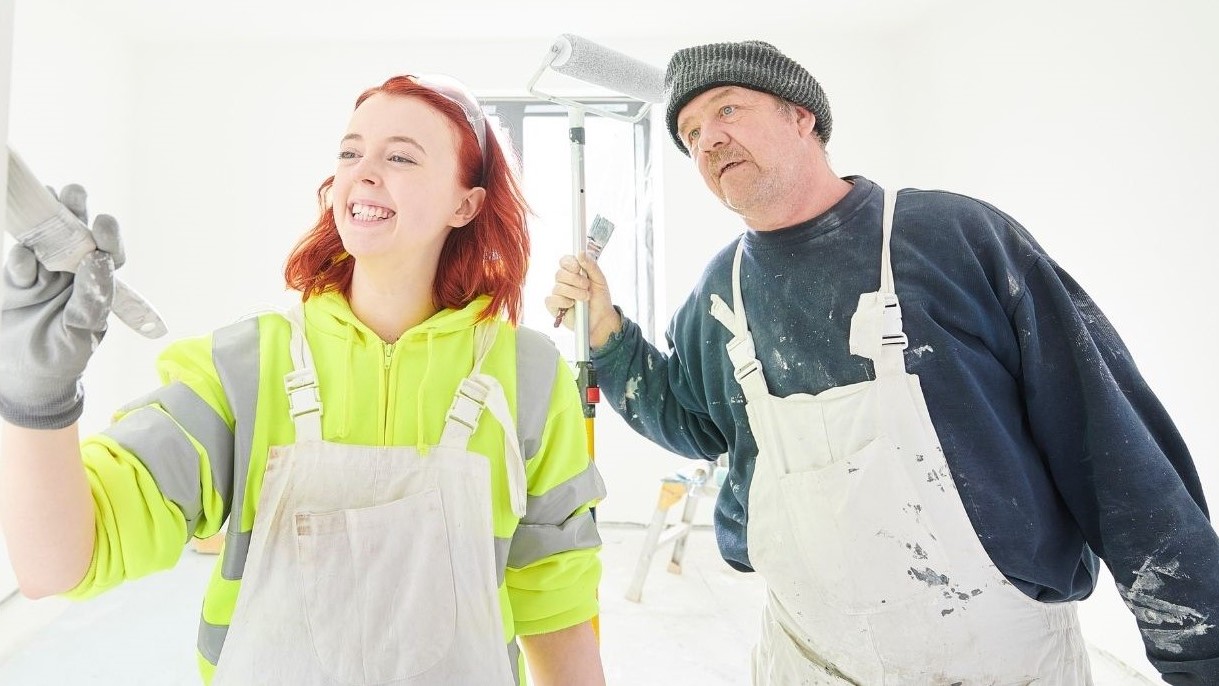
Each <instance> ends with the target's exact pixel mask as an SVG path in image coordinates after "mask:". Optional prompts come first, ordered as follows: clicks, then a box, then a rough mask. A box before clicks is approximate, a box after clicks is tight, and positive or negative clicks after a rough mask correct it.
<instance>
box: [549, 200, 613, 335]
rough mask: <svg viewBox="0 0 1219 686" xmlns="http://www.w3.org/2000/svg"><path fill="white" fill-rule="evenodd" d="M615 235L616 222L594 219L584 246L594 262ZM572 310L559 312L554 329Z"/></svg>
mask: <svg viewBox="0 0 1219 686" xmlns="http://www.w3.org/2000/svg"><path fill="white" fill-rule="evenodd" d="M612 235H614V222H612V221H610V220H608V219H606V218H605V217H602V216H601V215H599V214H598V215H597V216H595V217H593V223H592V225H591V226H589V227H588V243H587V244H586V245H585V246H584V251H585V252H587V253H588V254H589V255H590V256H591V257H592V258H593V260H596V259H597V258H598V257H601V251H602V250H604V249H605V244H606V243H609V239H610V236H612ZM569 309H571V308H569V307H564V308H563V309H561V310H559V313H558V314H556V315H555V318H554V328H556V329H557V328H559V326H561V325H562V324H563V317H565V316H567V311H568V310H569Z"/></svg>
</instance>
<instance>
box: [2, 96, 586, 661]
mask: <svg viewBox="0 0 1219 686" xmlns="http://www.w3.org/2000/svg"><path fill="white" fill-rule="evenodd" d="M319 198H320V199H321V201H322V211H321V214H320V217H319V218H318V221H317V224H316V225H315V226H314V227H313V229H312V230H311V231H309V233H308V234H306V236H305V237H304V238H303V239H302V240H301V242H300V243H299V245H298V246H297V247H296V249H295V250H294V252H293V253H292V255H291V256H290V258H289V259H288V264H287V268H286V270H285V272H286V274H285V275H286V280H287V283H288V285H289V286H290V287H291V288H294V289H296V290H299V291H300V292H301V295H302V305H301V306H300V307H298V308H295V309H294V310H292V311H289V312H287V313H283V314H278V313H275V314H264V315H261V316H258V317H256V318H249V319H245V320H242V321H239V322H237V323H236V324H233V325H231V326H228V327H226V328H223V329H220V330H218V331H216V332H214V333H213V334H212V335H210V336H206V337H202V338H197V339H189V340H183V341H180V342H177V343H175V344H173V345H171V346H170V347H169V348H168V349H167V350H166V351H165V352H164V353H163V354H162V356H161V358H160V360H159V363H158V369H159V371H160V374H161V376H162V379H163V382H164V384H165V385H164V386H163V387H161V388H160V389H158V390H156V391H154V392H153V393H151V394H149V395H148V396H146V397H144V398H141V399H140V400H138V401H136V402H134V403H131V404H129V405H128V406H126V407H125V408H123V409H122V410H121V411H120V412H119V413H118V415H117V419H116V420H115V422H114V423H113V424H112V425H111V426H110V427H109V428H107V429H106V430H105V431H103V432H102V433H100V434H98V435H96V436H91V437H89V438H87V439H85V440H84V441H83V442H80V441H79V440H78V434H77V427H76V420H77V418H78V417H79V415H80V402H81V393H80V382H79V378H80V373H81V372H82V371H83V369H84V367H85V363H86V362H87V360H88V357H89V354H90V353H91V351H92V349H93V347H94V346H95V345H96V342H97V340H99V339H100V337H101V335H102V334H103V333H104V331H105V320H106V315H107V313H108V310H109V296H108V293H109V292H110V290H112V282H113V278H112V274H113V269H114V267H115V266H116V265H115V263H116V262H117V263H121V261H122V258H121V254H122V251H121V247H120V244H119V242H118V240H117V228H116V227H115V225H114V222H113V220H111V219H109V218H104V217H99V218H98V220H97V222H95V224H94V231H95V237H96V242H97V243H98V245H99V250H98V251H97V253H95V254H94V255H92V256H90V257H89V258H86V261H85V263H84V264H82V266H81V268H80V269H79V270H78V272H77V275H76V276H75V278H73V276H72V275H71V274H65V273H58V272H48V271H47V270H45V269H43V268H42V267H41V265H39V264H38V263H37V261H36V259H35V258H34V257H33V254H32V253H30V251H28V250H26V249H24V248H22V247H20V246H18V247H16V248H15V249H14V250H13V252H12V254H11V255H10V257H9V261H8V264H7V267H6V270H5V290H6V292H5V299H4V311H3V317H4V319H3V322H0V357H2V358H3V359H5V360H9V361H10V362H9V363H4V362H0V366H3V365H6V364H9V365H11V366H9V367H5V368H2V369H0V415H2V416H3V417H4V419H5V420H6V424H5V433H4V440H3V463H2V472H0V502H2V503H3V504H2V506H0V507H2V508H3V510H2V511H0V515H2V516H3V524H4V529H5V534H6V537H7V539H8V545H9V548H10V556H11V558H12V562H13V566H14V569H15V571H16V573H17V576H18V580H19V583H20V584H21V587H22V589H23V591H24V592H25V593H26V594H27V595H30V596H33V597H38V596H44V595H49V594H66V595H67V596H69V597H74V598H85V597H88V596H91V595H94V594H97V593H99V592H101V591H103V590H105V589H108V588H111V587H113V586H115V585H116V584H118V583H119V582H121V581H123V580H125V579H131V578H136V577H139V576H142V575H144V574H147V573H150V572H152V571H156V570H160V569H166V568H169V567H171V566H173V565H174V564H175V562H176V561H177V559H178V556H179V555H180V553H181V551H182V549H183V544H184V543H185V542H186V541H188V540H189V539H190V538H191V537H192V536H195V537H200V538H203V537H207V536H209V535H212V534H214V533H215V532H217V531H218V530H219V529H220V528H221V526H222V525H224V524H225V523H226V522H227V534H226V544H225V549H224V552H223V555H222V556H221V558H220V559H219V561H218V562H217V566H216V569H215V571H214V573H213V575H212V580H211V583H210V585H209V587H208V589H207V593H206V596H205V598H204V602H203V611H202V615H203V616H202V619H201V622H200V629H199V640H198V652H199V664H200V668H201V671H202V674H203V677H204V681H205V682H210V683H215V684H253V683H259V684H263V683H274V684H294V685H298V684H301V685H303V684H401V685H407V684H410V685H416V684H515V683H524V681H525V669H524V665H525V663H526V660H525V658H527V661H528V667H529V672H530V673H531V674H532V676H533V678H534V680H535V682H536V683H539V684H564V685H571V684H601V683H603V681H604V677H603V675H602V669H601V662H600V657H599V654H598V651H597V646H596V639H595V636H594V634H593V631H592V628H591V623H590V620H591V618H592V617H593V616H594V615H595V614H596V612H597V601H596V586H597V582H598V580H599V577H600V571H601V567H600V562H599V560H598V557H597V555H598V551H599V549H600V539H599V537H598V535H597V531H596V526H595V524H594V523H593V520H592V517H591V515H590V512H589V508H590V506H591V505H593V504H594V503H595V502H596V500H598V499H599V498H601V497H603V496H604V486H603V484H602V482H601V479H600V477H599V476H598V474H597V472H596V470H595V468H594V467H593V466H592V464H591V463H590V461H589V458H588V454H587V448H586V445H585V435H584V428H583V427H584V425H583V415H582V412H581V407H580V400H579V397H578V391H577V389H576V386H575V384H574V381H573V379H572V377H571V374H570V372H569V371H568V369H567V367H566V365H565V364H564V363H563V362H562V361H561V360H560V359H559V358H558V355H557V353H556V351H555V349H554V347H553V345H552V344H550V342H549V340H547V339H545V337H543V336H541V335H540V334H538V333H535V332H532V331H529V330H527V329H523V328H517V327H516V326H515V322H516V319H517V316H518V313H519V311H520V300H521V285H522V283H523V282H524V278H525V269H526V262H527V256H528V251H529V242H528V236H527V234H526V229H525V215H526V207H525V203H524V201H523V199H522V197H521V194H520V190H519V186H518V184H517V182H516V180H515V179H514V177H513V173H512V170H511V169H510V167H509V164H508V162H507V161H506V159H505V155H504V153H503V151H502V150H501V149H500V146H499V144H498V142H497V141H496V138H495V137H494V135H492V132H491V130H490V129H489V127H488V126H487V122H486V120H485V118H484V116H483V113H482V110H481V108H480V107H479V105H478V103H477V101H476V100H475V99H474V98H473V97H472V96H471V95H470V93H469V92H468V91H467V90H466V89H465V87H464V86H462V85H461V84H460V83H458V82H456V81H454V80H452V79H448V78H445V77H411V76H401V77H395V78H391V79H389V80H388V81H386V82H385V83H384V84H382V85H381V86H379V87H376V88H373V89H370V90H368V91H366V92H364V93H363V94H362V95H360V97H359V98H358V99H357V101H356V107H355V111H354V113H353V115H352V117H351V122H350V124H349V125H348V128H347V131H346V133H345V134H344V135H343V136H342V139H341V142H340V143H339V148H338V164H337V169H336V171H335V174H334V176H333V177H332V178H330V179H327V180H326V181H325V182H324V183H323V184H322V186H321V188H320V189H319ZM61 200H62V202H63V203H64V204H65V205H67V206H68V207H69V209H71V210H73V211H74V212H75V213H76V214H77V215H78V216H80V217H81V218H82V220H83V219H84V215H85V209H84V195H83V191H81V190H80V189H79V188H72V187H69V188H66V189H65V190H64V192H63V193H62V194H61ZM82 284H83V285H82ZM18 368H19V369H20V370H21V373H20V374H17V373H14V372H15V370H16V369H18ZM517 638H519V639H520V640H519V646H520V648H522V649H523V655H522V653H521V650H520V649H518V641H517Z"/></svg>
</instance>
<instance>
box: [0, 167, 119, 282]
mask: <svg viewBox="0 0 1219 686" xmlns="http://www.w3.org/2000/svg"><path fill="white" fill-rule="evenodd" d="M4 228H5V230H7V231H8V233H9V234H11V235H12V236H13V238H16V239H17V242H18V243H21V244H22V245H24V246H25V247H27V248H29V249H30V250H32V251H34V254H35V255H36V256H37V257H38V261H39V262H41V263H42V265H43V266H44V267H46V268H47V269H50V270H51V271H56V272H75V271H76V266H77V265H78V264H80V260H81V258H82V257H84V256H85V255H87V254H89V253H90V252H92V251H93V250H94V249H95V248H96V247H97V244H96V243H94V242H93V234H91V233H89V230H88V228H86V227H85V225H84V223H83V222H81V220H80V219H79V218H77V216H76V215H74V214H72V211H71V210H69V209H68V208H67V207H64V206H63V204H62V203H60V202H59V201H58V200H56V199H55V196H53V195H51V192H50V191H48V190H47V189H46V187H44V186H43V185H42V183H40V182H39V181H38V179H37V177H35V176H34V174H33V172H31V171H30V168H29V167H27V166H25V163H24V162H22V160H21V158H20V157H18V156H17V153H15V152H13V150H12V148H9V150H8V205H7V209H6V211H5V225H4Z"/></svg>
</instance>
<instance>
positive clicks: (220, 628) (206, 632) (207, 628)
mask: <svg viewBox="0 0 1219 686" xmlns="http://www.w3.org/2000/svg"><path fill="white" fill-rule="evenodd" d="M228 635H229V627H228V625H225V624H208V623H207V622H206V621H204V620H203V619H202V618H200V619H199V641H198V642H197V643H196V644H195V647H196V648H198V650H199V654H200V655H202V656H203V659H204V660H207V661H208V662H210V663H211V665H212V666H213V667H215V666H216V665H217V664H219V662H220V649H221V648H224V639H225V637H226V636H228Z"/></svg>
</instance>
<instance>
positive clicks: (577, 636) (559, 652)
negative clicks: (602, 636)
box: [520, 621, 605, 686]
mask: <svg viewBox="0 0 1219 686" xmlns="http://www.w3.org/2000/svg"><path fill="white" fill-rule="evenodd" d="M520 640H521V647H522V649H523V650H524V651H525V659H526V661H527V662H528V663H529V674H530V677H531V678H532V679H533V683H534V684H535V685H536V686H603V685H604V684H605V671H604V669H603V668H602V666H601V651H600V647H599V646H598V645H597V637H596V635H595V634H594V633H593V626H592V622H591V621H588V622H584V623H583V624H577V625H575V626H573V627H568V628H566V629H560V630H559V631H555V632H551V633H548V634H534V635H532V636H521V637H520Z"/></svg>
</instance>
